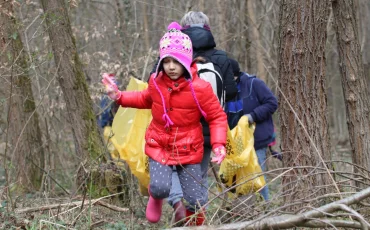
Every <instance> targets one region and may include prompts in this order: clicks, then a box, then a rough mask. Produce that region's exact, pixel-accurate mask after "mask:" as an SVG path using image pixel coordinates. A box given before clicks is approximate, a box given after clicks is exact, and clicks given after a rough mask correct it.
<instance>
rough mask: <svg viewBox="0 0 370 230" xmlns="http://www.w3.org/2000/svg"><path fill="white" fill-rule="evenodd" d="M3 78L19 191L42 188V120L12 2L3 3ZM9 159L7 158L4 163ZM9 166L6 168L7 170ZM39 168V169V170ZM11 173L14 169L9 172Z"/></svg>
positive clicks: (0, 31) (10, 151) (0, 15)
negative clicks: (34, 95) (40, 119)
mask: <svg viewBox="0 0 370 230" xmlns="http://www.w3.org/2000/svg"><path fill="white" fill-rule="evenodd" d="M0 5H1V9H0V39H1V42H0V62H1V67H0V75H1V76H3V77H4V78H5V79H7V80H6V81H3V83H5V86H4V85H3V86H2V88H4V89H5V87H6V91H7V92H10V93H11V94H10V95H9V94H8V93H7V94H8V95H6V98H9V99H8V102H9V103H8V107H9V113H8V129H7V135H8V137H9V144H10V148H8V149H7V150H6V151H7V154H9V155H10V157H11V159H12V165H13V166H14V171H15V173H14V174H13V173H12V175H14V177H13V178H12V179H16V182H15V183H16V188H18V189H17V191H18V192H28V191H35V190H38V189H40V186H41V180H42V171H41V170H40V168H41V169H43V168H44V150H43V144H42V138H41V137H42V135H41V131H40V127H39V117H38V113H37V112H36V109H37V108H36V105H35V101H34V97H33V94H32V86H31V78H30V76H29V75H28V69H29V66H28V63H27V54H26V53H25V52H23V43H22V41H21V37H20V34H19V31H18V26H17V25H19V23H17V21H16V18H15V17H14V10H13V3H12V1H4V0H1V1H0ZM6 160H7V159H6V158H4V161H6ZM9 165H10V164H7V165H5V167H8V166H9ZM39 167H40V168H39ZM10 170H11V171H12V172H13V170H12V169H10Z"/></svg>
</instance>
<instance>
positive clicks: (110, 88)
mask: <svg viewBox="0 0 370 230" xmlns="http://www.w3.org/2000/svg"><path fill="white" fill-rule="evenodd" d="M102 83H103V84H104V86H105V91H106V92H107V94H108V96H109V97H110V99H112V100H114V101H116V100H118V99H119V98H120V97H121V91H119V90H118V87H117V84H116V83H115V78H114V75H113V74H107V73H103V79H102Z"/></svg>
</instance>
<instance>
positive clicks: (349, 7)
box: [332, 0, 370, 187]
mask: <svg viewBox="0 0 370 230" xmlns="http://www.w3.org/2000/svg"><path fill="white" fill-rule="evenodd" d="M332 6H333V12H334V27H335V30H336V34H337V42H338V50H339V59H340V63H341V64H340V65H339V66H340V70H341V74H342V87H343V94H344V98H345V104H346V113H347V125H348V131H349V140H350V143H351V147H352V151H353V157H352V159H353V163H355V164H356V165H359V166H361V167H363V168H365V169H368V168H369V167H370V164H369V163H370V160H369V158H370V102H369V96H368V94H367V89H368V86H367V82H366V78H365V74H364V65H363V62H362V56H361V50H360V44H359V39H358V32H357V21H356V12H355V8H354V4H353V0H335V1H332ZM354 170H355V173H361V171H362V170H359V169H358V168H357V167H355V168H354ZM365 177H366V178H368V177H369V175H365ZM357 185H358V186H360V184H357ZM363 186H364V185H362V187H363Z"/></svg>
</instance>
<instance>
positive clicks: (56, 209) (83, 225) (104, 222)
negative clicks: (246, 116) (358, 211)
mask: <svg viewBox="0 0 370 230" xmlns="http://www.w3.org/2000/svg"><path fill="white" fill-rule="evenodd" d="M339 157H340V158H342V159H343V158H346V159H348V157H349V155H348V153H347V152H346V151H345V152H344V153H343V155H341V156H339ZM281 166H282V165H281V162H280V161H278V160H276V159H272V158H270V159H269V160H268V168H269V169H270V170H273V169H276V168H279V167H281ZM275 176H276V175H268V176H267V181H270V182H271V181H272V182H271V184H270V185H269V188H270V197H271V199H272V202H271V201H270V203H269V205H265V203H264V201H263V200H262V199H261V197H260V196H259V195H255V196H254V197H253V198H254V200H252V201H251V202H252V203H249V204H248V205H249V208H248V209H249V212H248V213H246V212H245V211H242V209H239V210H238V209H234V210H233V211H232V212H230V211H228V209H227V208H225V207H227V206H229V207H236V206H238V205H240V203H238V202H240V200H238V201H237V203H235V202H234V203H230V204H229V205H226V206H225V205H224V204H225V203H224V202H223V199H222V197H218V195H217V194H219V191H218V188H217V185H216V184H217V183H216V180H215V177H214V175H213V173H212V171H211V170H210V171H209V186H210V193H209V200H213V201H212V202H211V203H210V204H209V206H208V208H207V223H208V224H212V225H221V224H225V223H230V222H235V221H246V220H250V219H251V218H252V219H253V218H256V216H260V215H261V214H264V213H266V212H268V211H269V210H272V209H274V208H276V207H279V206H280V205H282V204H281V203H280V202H281V200H280V199H279V198H278V192H279V190H280V189H281V188H279V185H280V183H281V181H280V180H279V179H275V180H272V179H273V178H274V177H275ZM5 184H6V183H5V176H4V169H3V168H1V167H0V229H29V230H36V229H108V230H114V229H166V228H171V227H174V225H173V223H172V221H171V220H172V214H173V209H172V208H171V207H170V206H169V205H168V204H167V203H166V204H165V205H164V206H163V215H162V218H161V221H160V222H159V223H157V224H150V223H149V222H148V221H147V220H146V219H145V205H146V203H147V199H148V198H147V197H146V196H141V194H140V192H139V191H138V189H137V186H132V184H131V185H128V186H131V187H130V195H129V196H130V207H125V206H123V205H122V203H121V202H120V201H119V200H118V199H117V198H114V199H111V198H104V199H101V200H99V201H97V200H96V199H90V198H89V194H86V196H85V198H84V196H83V194H79V195H76V196H74V197H73V198H71V196H65V195H60V194H61V193H60V191H59V195H57V194H58V192H55V191H53V192H48V193H47V192H42V193H34V194H26V195H23V196H15V197H12V203H13V207H14V210H15V211H10V210H11V209H10V208H9V206H8V204H9V202H8V197H7V196H6V193H5ZM213 198H215V199H213ZM82 200H83V201H84V202H83V204H82V203H81V201H82ZM229 201H230V200H229ZM68 204H69V206H67V205H68ZM30 208H35V209H34V210H31V209H30ZM243 208H245V207H243Z"/></svg>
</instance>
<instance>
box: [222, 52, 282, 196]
mask: <svg viewBox="0 0 370 230" xmlns="http://www.w3.org/2000/svg"><path fill="white" fill-rule="evenodd" d="M230 63H231V66H232V68H233V73H234V75H235V80H236V82H237V83H238V88H239V95H238V97H237V98H238V100H239V101H238V100H235V101H232V102H229V103H228V104H227V107H228V108H230V107H231V108H239V109H240V105H241V106H242V111H243V112H242V114H243V115H245V116H247V117H248V122H249V123H250V124H252V123H255V124H256V129H255V131H254V149H255V150H256V154H257V157H258V163H259V164H260V166H261V169H262V171H266V153H267V148H269V146H272V145H274V143H275V137H276V134H275V130H274V123H273V120H272V115H273V114H274V113H275V111H276V110H277V107H278V102H277V99H276V97H275V95H274V94H273V92H272V91H271V90H270V89H269V88H268V86H267V85H266V84H265V83H264V82H263V81H262V80H261V79H259V78H257V77H256V76H255V75H249V74H247V73H245V72H241V71H240V67H239V63H238V62H237V61H236V60H234V59H232V58H230ZM235 103H236V104H237V105H236V106H234V105H231V104H235ZM236 111H239V110H236ZM229 112H230V111H228V110H227V111H226V113H229ZM239 118H240V117H239ZM235 120H236V123H235ZM235 120H233V121H232V123H231V124H230V120H229V125H231V126H235V125H236V124H237V121H238V120H239V119H238V118H237V119H235ZM271 153H272V155H273V156H274V157H276V158H278V159H279V160H281V154H280V153H278V152H276V151H272V152H271ZM265 180H266V176H265ZM260 194H261V195H262V197H263V198H264V200H265V201H268V200H269V190H268V186H267V185H266V186H265V187H264V188H263V189H262V190H261V191H260Z"/></svg>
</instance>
